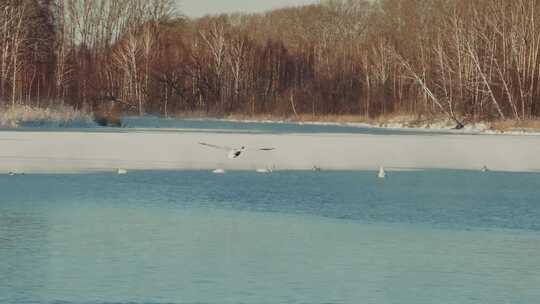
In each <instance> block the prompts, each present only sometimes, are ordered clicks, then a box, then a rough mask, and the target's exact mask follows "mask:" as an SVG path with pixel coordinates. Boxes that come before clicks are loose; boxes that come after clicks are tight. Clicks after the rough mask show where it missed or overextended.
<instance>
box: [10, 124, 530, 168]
mask: <svg viewBox="0 0 540 304" xmlns="http://www.w3.org/2000/svg"><path fill="white" fill-rule="evenodd" d="M199 142H207V143H212V144H215V145H223V146H232V147H239V146H246V147H247V148H248V151H247V152H246V153H245V155H242V157H240V158H238V159H233V160H231V159H228V158H227V152H226V151H221V150H217V149H212V148H210V147H207V146H202V145H200V144H199ZM0 145H2V149H0V172H4V173H5V172H10V171H17V172H69V171H71V172H79V171H95V170H106V171H109V170H110V171H114V170H116V169H117V168H123V169H128V170H129V169H145V170H149V169H171V170H187V169H202V170H213V169H216V168H223V169H226V170H235V169H236V170H255V169H257V168H266V167H272V168H274V167H275V168H276V169H277V170H310V169H312V168H313V167H314V166H317V167H320V168H322V169H323V170H376V169H377V168H378V167H379V166H384V167H385V168H388V169H389V170H392V169H418V168H440V169H465V170H481V168H482V167H483V166H487V168H489V169H491V170H500V171H540V136H505V135H406V136H405V135H366V134H245V133H244V134H236V133H210V132H207V133H198V132H195V133H194V132H185V133H184V132H171V131H168V132H161V131H145V132H142V131H134V132H122V133H120V132H119V133H116V132H105V133H101V132H28V131H27V132H16V131H4V132H0ZM269 146H271V147H275V148H276V150H274V151H256V148H258V147H269Z"/></svg>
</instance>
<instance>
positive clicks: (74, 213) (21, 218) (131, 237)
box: [0, 171, 540, 304]
mask: <svg viewBox="0 0 540 304" xmlns="http://www.w3.org/2000/svg"><path fill="white" fill-rule="evenodd" d="M375 174H376V173H375V172H277V173H274V174H270V175H258V174H255V173H251V172H231V173H228V174H226V175H223V176H221V175H213V174H211V173H209V172H161V171H156V172H130V174H128V175H125V176H118V175H114V174H110V173H100V174H81V175H19V176H6V175H1V176H0V189H1V191H2V193H1V197H0V303H411V304H412V303H415V304H418V303H426V304H427V303H540V288H538V286H540V257H539V256H538V252H540V200H539V199H538V197H539V194H540V190H539V189H540V175H539V174H517V173H516V174H512V173H495V172H489V173H480V172H464V171H416V172H393V173H391V174H390V176H389V178H388V179H386V180H378V179H376V178H375Z"/></svg>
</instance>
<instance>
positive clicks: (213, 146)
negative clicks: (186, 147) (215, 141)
mask: <svg viewBox="0 0 540 304" xmlns="http://www.w3.org/2000/svg"><path fill="white" fill-rule="evenodd" d="M199 145H203V146H206V147H210V148H214V149H219V150H223V151H231V150H232V148H229V147H224V146H217V145H212V144H207V143H203V142H200V143H199Z"/></svg>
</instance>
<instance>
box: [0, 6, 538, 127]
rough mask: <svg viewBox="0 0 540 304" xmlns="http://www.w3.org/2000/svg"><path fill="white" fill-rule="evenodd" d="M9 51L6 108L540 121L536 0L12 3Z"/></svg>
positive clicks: (3, 69) (1, 18) (3, 82)
mask: <svg viewBox="0 0 540 304" xmlns="http://www.w3.org/2000/svg"><path fill="white" fill-rule="evenodd" d="M0 49H1V52H0V102H1V103H3V104H4V105H16V104H27V105H33V106H51V105H55V104H67V105H72V106H74V107H76V108H85V109H88V110H90V111H92V110H95V109H96V108H99V107H102V106H103V105H106V104H110V103H111V102H114V103H116V104H120V105H122V106H123V107H124V109H125V111H132V112H133V113H137V114H144V113H152V114H161V115H168V114H171V113H172V114H176V113H179V112H185V111H198V112H206V113H209V114H213V115H215V114H227V113H243V114H261V113H265V114H276V115H283V116H292V115H299V114H312V115H327V114H334V115H351V114H353V115H362V116H365V117H376V116H380V115H388V114H396V113H399V114H409V115H415V116H418V117H431V116H434V115H438V116H440V115H445V116H447V117H448V118H449V119H453V120H455V121H457V122H461V121H464V120H479V119H485V120H489V119H507V118H511V119H515V120H523V119H531V118H538V117H539V116H540V86H539V85H540V66H539V59H540V2H538V1H537V0H513V1H507V0H475V1H470V0H379V1H368V0H329V1H322V2H321V3H319V4H316V5H308V6H302V7H295V8H286V9H280V10H275V11H271V12H268V13H265V14H254V15H221V16H209V17H204V18H199V19H188V18H183V17H180V16H179V15H177V14H176V13H175V12H174V3H173V1H172V0H151V1H147V0H114V1H112V0H3V1H1V2H0Z"/></svg>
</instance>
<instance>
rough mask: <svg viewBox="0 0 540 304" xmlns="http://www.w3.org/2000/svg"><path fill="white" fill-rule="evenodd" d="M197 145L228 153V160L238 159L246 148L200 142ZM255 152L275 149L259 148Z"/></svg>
mask: <svg viewBox="0 0 540 304" xmlns="http://www.w3.org/2000/svg"><path fill="white" fill-rule="evenodd" d="M199 144H200V145H203V146H206V147H210V148H214V149H218V150H223V151H227V152H228V153H227V157H229V158H230V159H234V158H238V157H240V155H242V154H243V153H244V152H246V151H247V148H246V147H245V146H242V147H240V148H230V147H224V146H217V145H212V144H207V143H203V142H200V143H199ZM257 150H258V151H272V150H275V148H259V149H257Z"/></svg>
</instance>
